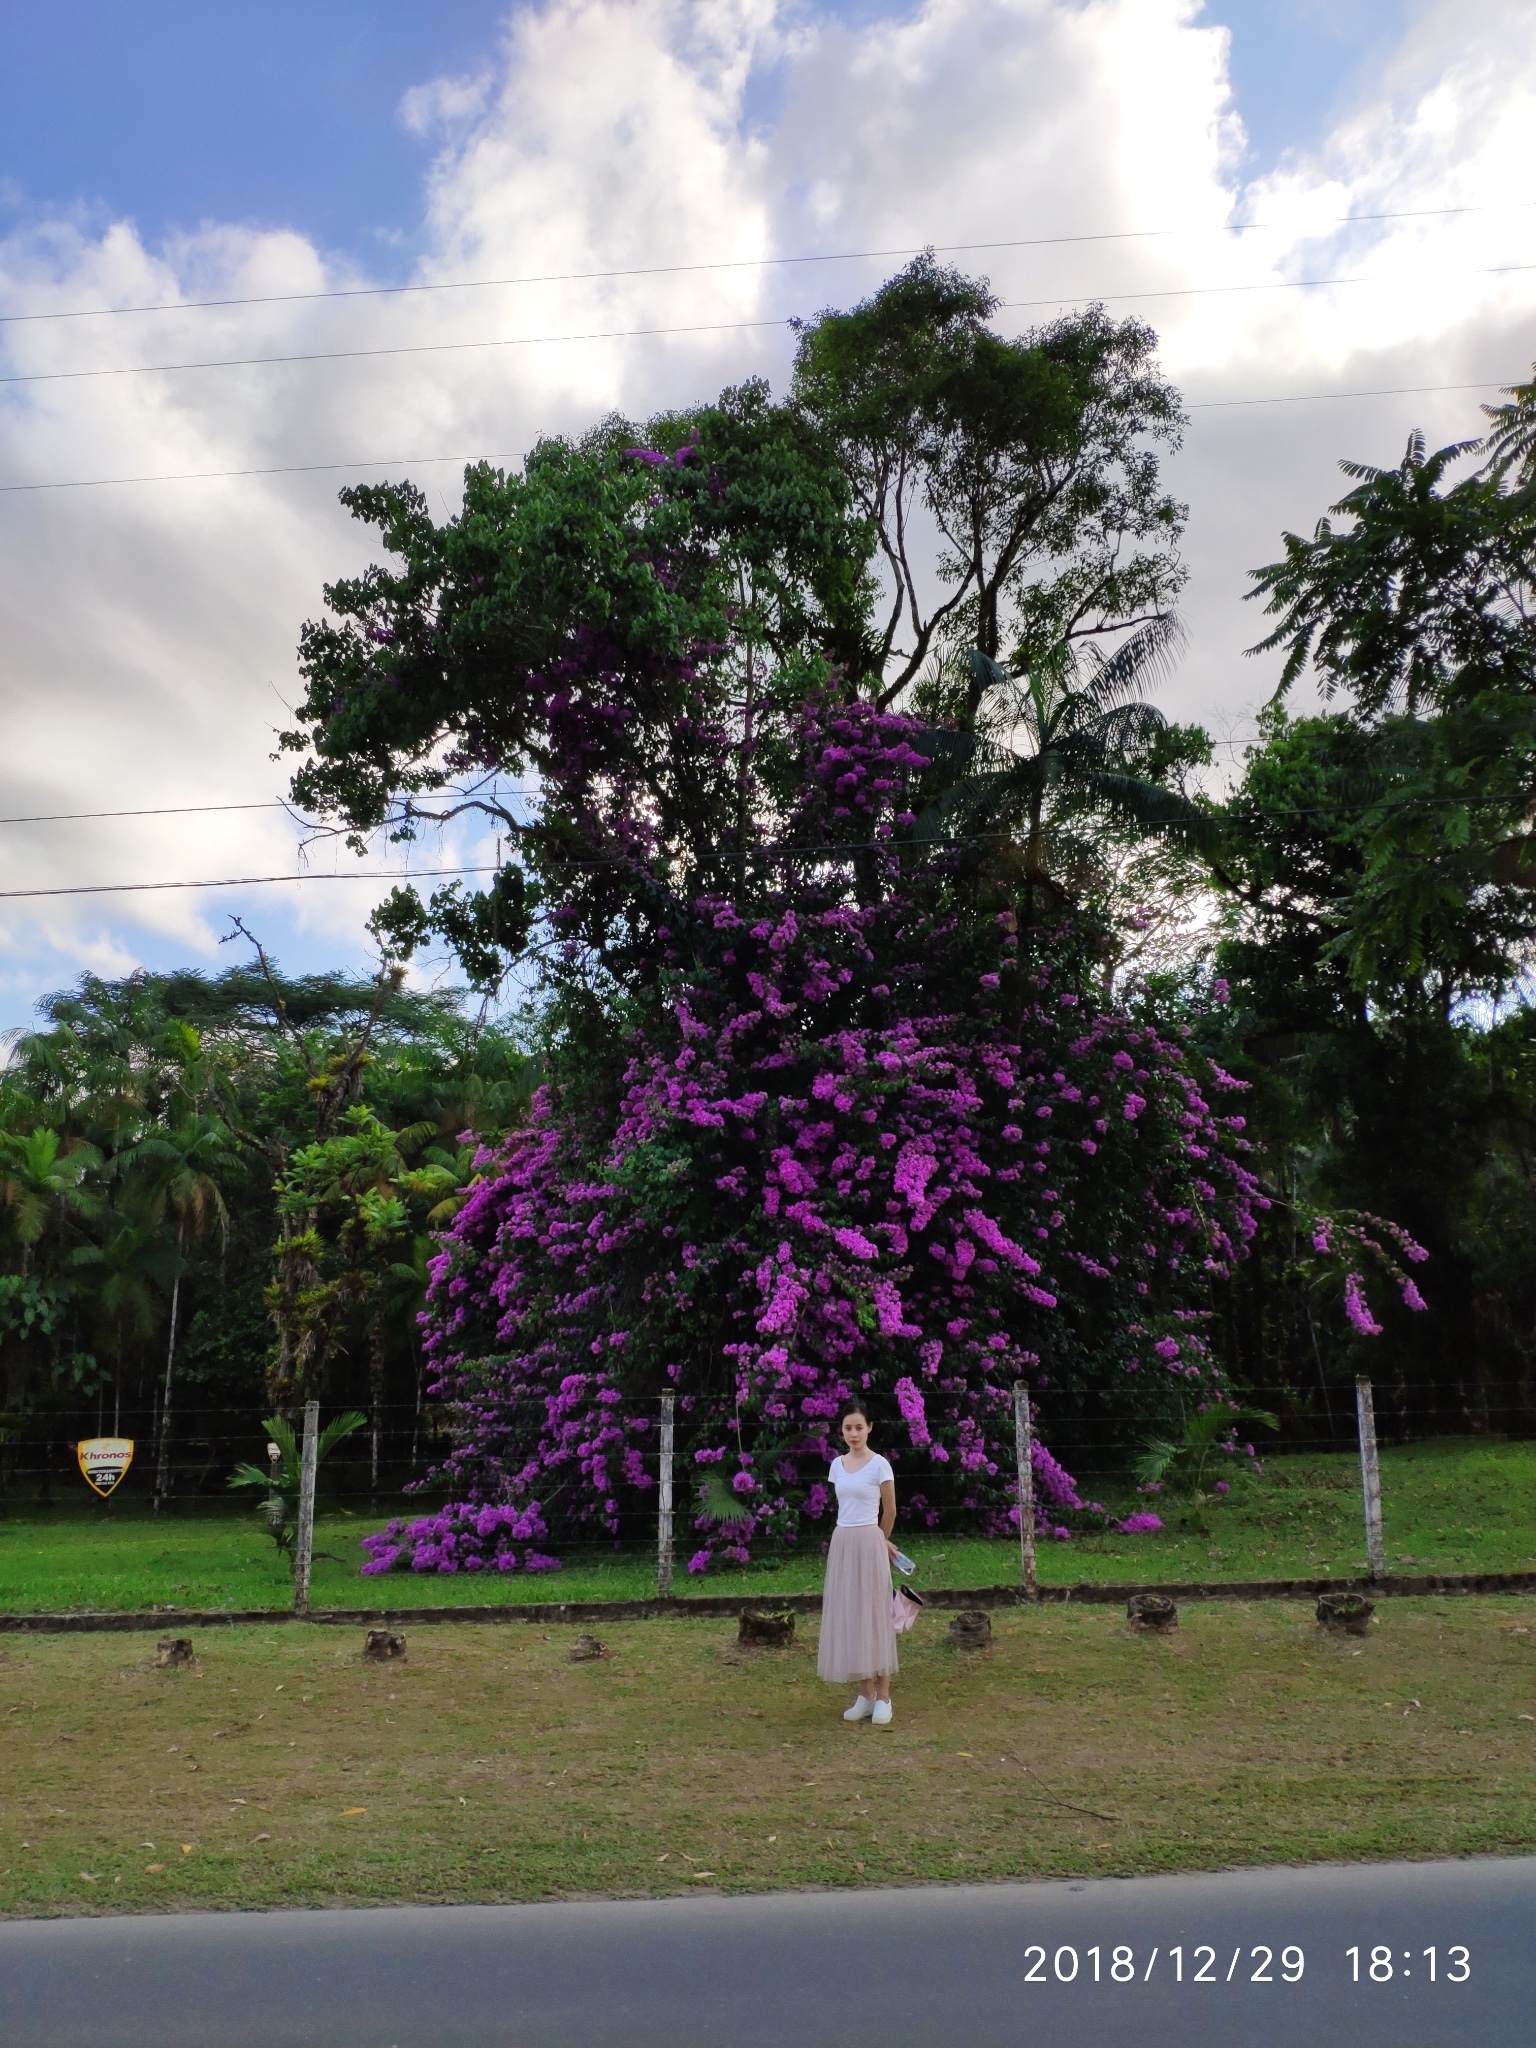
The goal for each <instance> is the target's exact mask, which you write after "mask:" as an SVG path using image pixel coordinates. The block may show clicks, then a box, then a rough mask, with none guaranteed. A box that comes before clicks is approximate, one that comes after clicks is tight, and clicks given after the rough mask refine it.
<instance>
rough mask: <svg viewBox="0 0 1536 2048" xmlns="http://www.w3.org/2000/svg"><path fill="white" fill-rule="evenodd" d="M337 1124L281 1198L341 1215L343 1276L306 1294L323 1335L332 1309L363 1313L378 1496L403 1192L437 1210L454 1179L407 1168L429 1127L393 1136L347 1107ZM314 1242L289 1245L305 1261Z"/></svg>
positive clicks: (303, 1208)
mask: <svg viewBox="0 0 1536 2048" xmlns="http://www.w3.org/2000/svg"><path fill="white" fill-rule="evenodd" d="M342 1123H343V1130H342V1131H341V1132H339V1133H338V1134H337V1135H336V1136H334V1137H330V1138H326V1139H323V1140H322V1141H321V1142H320V1143H318V1144H315V1145H307V1146H305V1147H304V1148H303V1149H302V1150H301V1151H298V1152H295V1153H294V1155H293V1160H292V1163H291V1166H290V1170H289V1174H288V1179H287V1184H286V1186H285V1189H284V1192H283V1197H282V1201H283V1206H284V1208H285V1209H286V1210H288V1211H290V1212H298V1213H302V1214H306V1215H310V1216H320V1215H323V1214H325V1213H326V1212H330V1213H331V1214H333V1215H334V1214H336V1213H337V1212H339V1213H340V1219H341V1220H340V1225H339V1228H338V1229H337V1232H336V1251H337V1253H338V1254H339V1257H340V1263H341V1271H340V1272H339V1274H338V1275H337V1277H336V1279H335V1280H334V1281H332V1282H331V1283H329V1286H328V1287H324V1288H323V1289H322V1288H315V1289H311V1290H310V1294H309V1297H308V1312H309V1313H310V1314H311V1316H312V1318H313V1322H314V1327H315V1329H316V1330H317V1332H320V1333H321V1335H322V1338H323V1333H324V1331H325V1330H326V1329H327V1328H328V1327H329V1322H330V1311H331V1310H332V1308H333V1307H334V1308H339V1307H341V1306H343V1305H349V1306H352V1307H354V1308H358V1309H361V1310H362V1312H363V1315H364V1319H365V1322H366V1326H367V1333H368V1399H369V1409H370V1428H369V1439H370V1452H369V1460H370V1464H369V1469H370V1473H371V1480H370V1486H371V1491H372V1492H373V1493H375V1494H377V1492H378V1485H379V1453H380V1448H381V1443H382V1437H383V1410H384V1379H385V1366H386V1363H387V1360H388V1354H389V1308H388V1305H387V1302H386V1299H385V1292H384V1290H383V1287H382V1277H383V1275H384V1273H385V1272H386V1270H387V1269H388V1268H389V1266H390V1265H391V1264H392V1263H393V1252H394V1249H395V1247H396V1246H397V1245H398V1243H399V1241H400V1239H401V1238H402V1237H403V1236H404V1235H405V1233H406V1231H407V1230H408V1229H409V1227H410V1215H409V1211H408V1210H407V1208H406V1205H405V1201H404V1199H403V1195H402V1190H403V1189H404V1188H405V1187H407V1186H408V1185H410V1184H412V1183H414V1186H413V1187H412V1192H413V1193H414V1194H415V1196H416V1197H417V1199H426V1200H432V1201H435V1202H436V1203H437V1204H438V1206H439V1208H442V1207H443V1205H445V1204H446V1203H448V1202H450V1201H452V1200H453V1198H454V1196H455V1194H456V1192H457V1188H458V1176H457V1174H456V1173H455V1172H454V1171H453V1170H452V1169H451V1168H448V1167H446V1166H442V1165H431V1166H427V1167H424V1168H419V1169H413V1168H412V1167H411V1165H410V1163H409V1161H410V1157H411V1155H412V1154H414V1153H415V1152H417V1151H418V1150H419V1148H420V1147H421V1145H422V1144H423V1143H424V1142H425V1140H426V1139H427V1138H429V1137H431V1136H432V1135H433V1134H434V1130H435V1126H434V1125H432V1124H431V1123H427V1122H422V1123H416V1124H411V1125H408V1126H407V1127H406V1128H405V1129H404V1130H399V1131H395V1130H391V1129H390V1128H389V1126H388V1125H387V1124H385V1123H382V1122H381V1121H380V1120H379V1118H378V1117H376V1116H375V1115H374V1113H373V1111H372V1110H370V1109H349V1110H348V1111H346V1113H345V1115H344V1117H343V1119H342ZM449 1213H451V1212H449ZM444 1220H445V1221H446V1220H447V1215H446V1213H445V1215H444ZM313 1238H314V1233H313V1232H309V1233H306V1234H305V1236H304V1237H303V1238H300V1239H295V1240H294V1242H295V1243H297V1244H300V1245H301V1246H302V1247H304V1248H305V1256H306V1257H312V1256H313V1252H314V1250H315V1249H316V1248H317V1246H316V1245H315V1244H313V1243H309V1242H308V1241H309V1240H312V1239H313Z"/></svg>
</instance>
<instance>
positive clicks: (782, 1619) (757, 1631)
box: [736, 1607, 795, 1650]
mask: <svg viewBox="0 0 1536 2048" xmlns="http://www.w3.org/2000/svg"><path fill="white" fill-rule="evenodd" d="M736 1640H737V1642H738V1643H744V1644H746V1645H747V1646H748V1647H750V1648H752V1649H757V1650H783V1649H786V1648H787V1647H788V1646H789V1644H791V1643H792V1642H793V1641H794V1640H795V1617H794V1616H793V1615H792V1614H760V1613H758V1611H757V1609H756V1608H753V1607H743V1608H742V1610H741V1619H740V1623H739V1625H738V1627H737V1630H736Z"/></svg>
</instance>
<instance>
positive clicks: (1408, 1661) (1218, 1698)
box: [0, 1598, 1536, 1914]
mask: <svg viewBox="0 0 1536 2048" xmlns="http://www.w3.org/2000/svg"><path fill="white" fill-rule="evenodd" d="M1533 1624H1536V1600H1532V1599H1529V1598H1520V1599H1516V1598H1501V1599H1456V1600H1434V1599H1428V1600H1413V1601H1407V1600H1404V1601H1392V1602H1390V1603H1388V1604H1387V1606H1386V1607H1385V1608H1384V1610H1383V1612H1382V1615H1381V1618H1380V1621H1379V1624H1378V1625H1377V1626H1376V1627H1374V1628H1373V1629H1372V1631H1371V1632H1370V1634H1369V1635H1368V1636H1366V1637H1365V1638H1364V1639H1363V1640H1354V1639H1351V1638H1348V1637H1345V1638H1343V1639H1334V1638H1331V1637H1325V1636H1324V1635H1323V1633H1322V1631H1321V1630H1319V1628H1318V1626H1317V1624H1316V1622H1315V1621H1314V1620H1313V1618H1312V1615H1311V1612H1310V1609H1309V1607H1308V1606H1307V1605H1306V1604H1305V1603H1302V1602H1299V1601H1277V1602H1263V1603H1255V1604H1248V1603H1244V1602H1238V1601H1233V1602H1230V1603H1228V1602H1222V1603H1210V1604H1205V1603H1201V1604H1197V1605H1193V1606H1191V1607H1189V1608H1187V1609H1186V1610H1185V1613H1184V1616H1183V1618H1182V1622H1181V1625H1180V1627H1179V1629H1178V1630H1177V1631H1176V1632H1175V1633H1174V1634H1173V1635H1172V1636H1170V1637H1167V1638H1157V1637H1139V1636H1132V1635H1131V1634H1130V1633H1129V1632H1128V1631H1127V1629H1126V1627H1125V1623H1124V1620H1123V1618H1122V1617H1121V1616H1120V1615H1119V1614H1118V1613H1116V1612H1115V1611H1114V1610H1113V1609H1108V1608H1103V1607H1098V1608H1088V1607H1077V1608H1074V1607H1049V1608H1039V1609H1034V1610H1021V1609H1008V1610H1005V1611H1003V1612H1001V1613H999V1614H998V1615H997V1616H996V1617H995V1621H994V1641H993V1644H992V1646H991V1648H989V1649H986V1650H982V1651H972V1652H962V1651H957V1650H956V1649H954V1648H953V1647H952V1646H951V1644H950V1642H949V1640H948V1636H947V1632H946V1630H945V1627H944V1625H943V1621H942V1619H941V1618H939V1617H934V1616H930V1617H927V1618H926V1619H925V1620H923V1621H922V1622H920V1623H919V1624H918V1627H917V1629H916V1630H915V1631H914V1633H913V1634H912V1636H910V1637H907V1638H904V1639H903V1643H902V1649H901V1672H900V1675H899V1677H898V1678H897V1680H896V1685H895V1698H896V1718H895V1722H894V1724H893V1725H892V1727H891V1728H890V1729H889V1730H887V1731H877V1730H873V1729H871V1728H870V1727H868V1726H867V1725H866V1726H864V1727H862V1728H852V1727H848V1726H847V1725H845V1724H844V1722H843V1721H842V1719H841V1718H840V1715H841V1709H842V1707H843V1706H844V1705H845V1703H846V1701H847V1699H848V1697H849V1693H850V1690H851V1689H850V1688H848V1687H837V1688H833V1687H828V1686H824V1685H822V1684H820V1682H819V1681H818V1680H817V1678H816V1672H815V1661H814V1647H815V1623H814V1621H803V1622H802V1623H801V1624H800V1627H799V1631H798V1640H797V1641H796V1643H795V1644H794V1645H793V1646H792V1647H791V1648H789V1649H787V1650H782V1651H766V1652H742V1651H740V1650H738V1649H737V1648H736V1647H735V1645H734V1642H733V1636H734V1633H735V1631H734V1628H733V1626H732V1625H731V1624H730V1623H728V1622H725V1621H719V1620H715V1621H710V1620H701V1619H697V1618H691V1617H690V1618H682V1617H678V1618H668V1619H666V1620H658V1621H634V1622H624V1623H619V1624H614V1625H611V1626H610V1625H604V1627H603V1628H602V1631H601V1633H602V1636H603V1639H604V1642H605V1645H606V1648H607V1652H608V1654H607V1655H606V1656H605V1657H603V1658H602V1659H601V1661H598V1662H591V1663H573V1662H572V1661H571V1658H570V1650H571V1645H572V1640H573V1632H572V1631H571V1630H569V1629H565V1628H559V1627H553V1626H551V1627H549V1628H539V1627H537V1626H531V1627H525V1628H516V1629H507V1628H496V1627H485V1626H476V1625H474V1624H469V1625H466V1626H464V1627H461V1628H433V1627H417V1628H413V1629H411V1630H410V1631H409V1655H408V1660H407V1661H406V1662H405V1663H403V1664H389V1665H375V1664H365V1663H364V1662H363V1660H362V1657H361V1654H360V1652H361V1631H360V1630H359V1631H353V1630H343V1631H338V1630H336V1629H333V1628H314V1627H304V1626H302V1625H300V1624H297V1623H291V1622H290V1623H286V1624H283V1623H262V1624H258V1625H253V1626H234V1627H230V1628H228V1629H220V1630H215V1631H210V1632H208V1633H206V1634H200V1635H199V1636H198V1638H197V1663H196V1665H195V1666H194V1667H193V1668H191V1669H183V1670H156V1669H154V1668H153V1665H152V1654H153V1644H152V1641H151V1640H148V1639H146V1638H144V1637H142V1636H123V1635H106V1634H100V1635H49V1636H37V1637H25V1638H12V1639H10V1640H9V1641H8V1642H5V1643H3V1644H0V1913H12V1914H20V1913H25V1914H55V1913H79V1912H96V1911H103V1910H106V1911H112V1910H120V1911H133V1912H140V1911H149V1910H170V1909H172V1908H190V1907H237V1906H238V1907H266V1906H280V1905H306V1906H318V1905H326V1904H340V1903H347V1902H356V1903H369V1902H373V1903H383V1902H396V1903H402V1902H405V1901H408V1900H422V1901H445V1902H446V1901H454V1900H494V1899H518V1898H548V1897H551V1896H567V1897H569V1896H580V1895H588V1896H592V1895H607V1896H636V1895H646V1894H650V1895H655V1894H665V1893H678V1892H682V1891H685V1890H688V1889H692V1888H694V1887H696V1886H702V1885H708V1886H717V1887H720V1888H722V1889H725V1890H728V1891H761V1890H771V1889H775V1888H779V1887H785V1886H794V1885H846V1886H858V1885H861V1884H902V1883H916V1882H921V1881H931V1880H934V1879H944V1878H967V1879H997V1878H1020V1877H1055V1876H1063V1875H1068V1874H1089V1875H1108V1874H1123V1875H1129V1874H1133V1873H1145V1872H1153V1871H1167V1870H1185V1869H1211V1868H1228V1867H1233V1866H1239V1865H1245V1864H1262V1863H1294V1862H1305V1861H1309V1860H1319V1859H1326V1860H1331V1861H1344V1860H1350V1859H1366V1858H1375V1857H1417V1856H1463V1855H1472V1854H1487V1853H1495V1854H1496V1853H1513V1852H1517V1851H1529V1850H1530V1849H1531V1848H1532V1846H1533V1843H1536V1718H1533V1715H1536V1627H1533Z"/></svg>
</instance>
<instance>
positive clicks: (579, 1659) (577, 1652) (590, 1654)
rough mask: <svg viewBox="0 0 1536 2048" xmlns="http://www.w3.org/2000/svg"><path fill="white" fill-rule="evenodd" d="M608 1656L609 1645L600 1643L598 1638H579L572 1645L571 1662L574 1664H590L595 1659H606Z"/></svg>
mask: <svg viewBox="0 0 1536 2048" xmlns="http://www.w3.org/2000/svg"><path fill="white" fill-rule="evenodd" d="M607 1654H608V1646H607V1644H606V1643H600V1642H599V1641H598V1639H597V1637H596V1636H585V1635H583V1636H578V1637H577V1638H576V1640H575V1641H574V1642H573V1643H572V1644H571V1662H572V1663H573V1664H590V1663H592V1662H593V1661H594V1659H596V1658H598V1657H606V1656H607Z"/></svg>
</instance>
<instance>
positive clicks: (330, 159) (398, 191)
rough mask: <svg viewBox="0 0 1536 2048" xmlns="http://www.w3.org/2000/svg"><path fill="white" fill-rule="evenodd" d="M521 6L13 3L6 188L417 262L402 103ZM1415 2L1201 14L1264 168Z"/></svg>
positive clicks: (1, 123) (1314, 135)
mask: <svg viewBox="0 0 1536 2048" xmlns="http://www.w3.org/2000/svg"><path fill="white" fill-rule="evenodd" d="M839 11H841V12H843V13H845V14H847V15H848V16H850V17H851V18H855V19H860V20H869V19H872V18H877V17H879V16H882V15H885V14H887V13H890V12H892V11H893V10H891V9H887V8H883V7H880V6H878V5H874V4H870V0H852V4H849V5H847V6H845V7H844V8H842V9H841V10H839ZM896 11H899V10H896ZM506 12H507V9H506V7H505V5H504V4H497V0H431V5H430V6H424V5H422V4H421V0H392V4H377V0H376V4H372V5H369V4H365V0H261V4H260V5H259V6H256V5H246V6H238V7H237V6H224V5H209V4H208V0H174V4H172V0H134V4H132V5H124V4H123V0H52V4H49V5H46V6H43V5H39V4H38V0H5V4H4V5H0V50H3V52H4V63H3V65H0V193H5V188H6V187H7V186H8V187H9V188H10V189H9V192H8V193H6V197H8V199H9V201H10V204H11V205H12V207H16V208H19V209H21V210H30V209H33V208H39V207H43V208H49V209H52V208H57V207H61V206H74V205H79V206H82V207H84V208H86V209H88V210H90V211H93V212H105V213H108V214H111V215H114V216H115V215H122V214H126V215H128V216H130V217H131V218H132V219H133V220H134V221H136V222H137V224H138V227H139V230H140V232H141V234H142V235H143V236H144V237H145V238H146V239H147V240H148V241H150V242H151V243H155V242H158V241H159V240H160V239H161V238H162V237H163V236H164V235H166V234H167V233H171V232H175V231H177V230H187V229H192V228H196V227H197V226H198V225H199V224H200V223H202V222H205V221H210V220H219V221H229V220H236V221H253V222H258V223H260V224H262V225H264V226H272V227H276V226H282V227H295V228H298V229H299V230H301V231H302V232H303V233H304V234H306V235H308V236H309V237H310V238H311V239H312V240H314V241H316V242H318V243H319V244H320V245H321V246H322V247H324V248H327V249H332V250H342V251H346V252H348V253H350V254H354V255H356V256H358V257H360V258H362V259H364V260H366V261H367V262H368V263H369V265H370V267H372V268H373V269H375V270H377V271H379V272H380V273H386V274H387V273H390V272H401V271H404V270H405V269H406V268H408V267H409V263H410V260H411V258H412V257H413V256H414V254H415V252H416V247H417V238H418V230H419V227H420V218H421V180H422V173H423V170H424V168H425V165H426V162H427V158H428V151H427V146H426V144H424V143H423V141H422V140H421V139H420V138H418V137H417V136H414V135H412V134H410V133H409V132H408V131H407V130H406V128H405V126H404V124H403V123H402V122H401V121H400V120H399V119H398V117H397V109H398V107H399V103H400V100H401V98H402V96H403V95H404V94H405V93H406V92H407V91H408V90H409V88H410V87H412V86H413V85H417V84H420V83H421V82H422V81H424V80H426V79H429V78H433V77H437V76H442V75H462V74H473V73H474V72H475V71H476V70H478V69H479V68H481V67H482V66H485V65H487V64H489V63H492V62H494V58H495V53H496V50H497V45H498V42H499V39H500V33H501V27H502V23H503V21H504V19H505V16H506ZM1409 13H1410V0H1208V4H1207V6H1206V8H1205V10H1204V16H1203V18H1204V19H1206V20H1209V21H1217V22H1221V23H1223V24H1225V25H1226V26H1227V27H1228V28H1230V29H1231V31H1232V59H1231V68H1232V79H1233V85H1234V88H1235V92H1236V97H1237V102H1238V106H1239V109H1240V111H1241V113H1242V116H1243V119H1244V122H1245V123H1246V125H1247V128H1248V132H1249V136H1250V140H1251V142H1252V145H1253V167H1254V168H1258V169H1263V168H1267V167H1269V166H1270V165H1272V164H1273V163H1274V162H1275V161H1276V160H1277V159H1278V158H1279V157H1280V156H1281V154H1282V153H1283V152H1284V151H1285V150H1286V149H1288V148H1295V147H1306V146H1308V145H1310V144H1312V143H1314V142H1316V141H1317V140H1318V138H1319V137H1320V136H1321V135H1322V133H1323V132H1324V130H1325V128H1326V126H1327V122H1328V118H1329V115H1330V114H1331V112H1332V111H1333V109H1334V107H1335V105H1336V103H1337V102H1338V100H1339V99H1340V97H1341V95H1343V94H1345V93H1347V92H1348V91H1349V89H1350V87H1351V86H1352V85H1353V84H1354V83H1355V82H1356V80H1357V79H1358V77H1359V75H1360V74H1361V72H1362V70H1363V69H1364V68H1366V67H1368V66H1369V65H1370V63H1371V62H1372V61H1373V59H1375V58H1377V57H1378V56H1379V54H1380V51H1381V50H1382V48H1383V47H1384V46H1385V45H1387V44H1390V42H1391V41H1393V40H1394V39H1395V37H1396V36H1397V34H1398V33H1400V31H1401V28H1402V25H1403V23H1404V21H1405V20H1406V18H1407V17H1408V15H1409Z"/></svg>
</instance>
